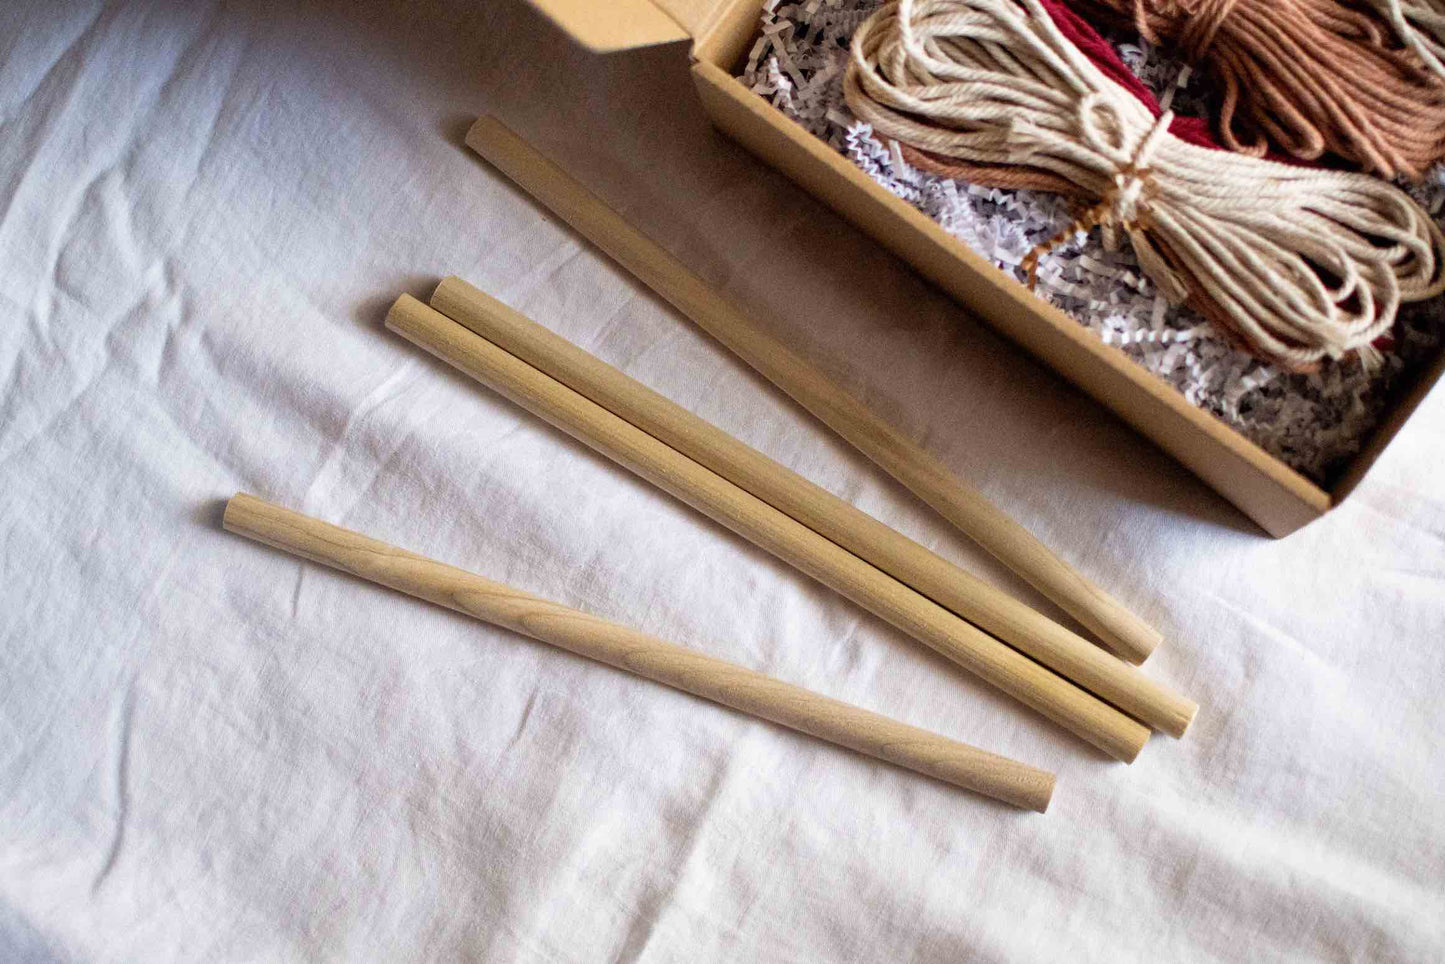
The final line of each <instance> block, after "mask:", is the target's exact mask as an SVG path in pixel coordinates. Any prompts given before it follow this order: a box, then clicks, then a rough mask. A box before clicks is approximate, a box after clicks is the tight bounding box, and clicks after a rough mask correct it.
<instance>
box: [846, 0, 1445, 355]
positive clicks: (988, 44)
mask: <svg viewBox="0 0 1445 964" xmlns="http://www.w3.org/2000/svg"><path fill="white" fill-rule="evenodd" d="M1241 2H1243V0H1241ZM844 93H845V95H846V97H847V100H848V105H849V107H850V108H851V109H852V110H853V112H854V113H855V114H856V115H857V116H858V117H859V118H860V119H861V120H863V121H865V122H867V123H868V124H870V125H872V126H873V128H874V130H875V131H877V132H878V133H879V134H880V135H882V136H884V137H888V138H892V139H895V140H898V141H901V142H904V143H907V144H910V145H912V146H913V147H915V148H917V149H919V150H921V151H925V152H927V153H928V154H929V155H932V156H935V157H945V158H950V159H955V160H957V161H960V162H962V163H963V164H966V165H978V166H997V167H1004V166H1016V167H1021V168H1024V169H1026V170H1027V171H1030V172H1040V171H1042V172H1048V173H1050V174H1052V175H1054V176H1057V177H1060V178H1062V179H1064V180H1067V181H1068V182H1069V183H1070V184H1073V185H1076V186H1077V189H1078V190H1077V194H1078V195H1080V196H1083V197H1087V198H1089V199H1091V200H1093V201H1095V202H1096V204H1095V206H1094V208H1093V209H1092V212H1091V213H1090V214H1089V215H1087V216H1086V220H1087V221H1088V222H1089V223H1090V225H1093V224H1097V225H1098V226H1099V227H1101V228H1102V229H1103V230H1104V231H1105V234H1106V241H1107V240H1109V238H1108V236H1109V235H1113V234H1116V233H1118V232H1122V233H1124V234H1125V235H1127V236H1128V238H1129V240H1130V243H1131V244H1132V246H1133V248H1134V250H1135V252H1136V254H1137V255H1138V257H1139V261H1140V266H1141V267H1142V268H1143V269H1144V271H1145V273H1146V274H1148V275H1149V277H1150V278H1151V280H1153V281H1154V283H1155V284H1156V285H1157V286H1158V287H1159V289H1160V291H1161V292H1163V293H1165V294H1166V295H1169V296H1171V297H1188V298H1189V300H1190V301H1191V302H1192V303H1194V304H1196V306H1198V307H1200V308H1201V310H1205V309H1206V308H1207V309H1208V314H1209V315H1210V316H1211V317H1214V318H1218V319H1220V320H1221V321H1222V323H1224V324H1225V325H1227V327H1228V328H1229V329H1230V330H1232V331H1234V332H1236V333H1237V334H1238V335H1239V336H1240V337H1241V338H1242V339H1244V340H1245V341H1246V342H1247V343H1248V344H1249V345H1250V346H1252V347H1253V348H1254V350H1255V351H1257V352H1259V353H1260V354H1261V355H1263V356H1265V357H1268V358H1271V359H1275V360H1277V361H1279V362H1281V363H1282V364H1285V365H1289V366H1292V367H1296V368H1304V367H1309V366H1311V365H1314V364H1315V363H1317V362H1318V361H1320V360H1321V359H1323V358H1338V357H1341V356H1342V355H1343V354H1345V353H1346V352H1349V351H1352V350H1355V349H1359V348H1361V347H1362V346H1367V345H1369V344H1370V342H1372V341H1374V340H1375V339H1376V338H1378V337H1379V336H1380V335H1381V334H1383V333H1384V332H1386V331H1387V330H1389V328H1390V326H1391V325H1392V324H1393V323H1394V319H1395V314H1396V311H1397V309H1398V307H1399V305H1400V303H1401V302H1402V301H1415V300H1420V299H1424V298H1428V297H1432V296H1434V295H1437V294H1439V293H1441V292H1442V291H1445V274H1442V249H1445V238H1442V236H1441V234H1440V231H1439V229H1438V228H1437V227H1436V226H1435V225H1434V224H1433V223H1432V222H1431V221H1430V219H1429V218H1428V217H1427V216H1426V215H1425V213H1424V212H1423V211H1421V210H1420V209H1419V207H1418V206H1417V205H1416V204H1415V203H1414V202H1413V201H1411V200H1410V199H1409V197H1408V196H1406V195H1405V194H1404V193H1403V192H1402V191H1400V190H1399V189H1398V188H1395V187H1393V186H1391V185H1389V184H1386V183H1384V182H1382V181H1379V180H1378V179H1376V178H1372V177H1368V176H1365V175H1361V174H1353V173H1348V172H1341V171H1324V170H1314V169H1309V168H1300V167H1293V166H1289V165H1284V164H1276V163H1273V162H1270V161H1265V160H1259V159H1256V158H1252V157H1247V156H1243V155H1239V154H1234V153H1231V152H1229V151H1221V150H1211V149H1208V148H1203V147H1198V146H1196V145H1193V144H1189V143H1186V142H1184V141H1182V140H1180V139H1179V138H1176V137H1174V136H1173V135H1171V134H1169V133H1168V130H1167V125H1168V120H1167V118H1165V119H1163V120H1162V121H1161V119H1159V118H1156V117H1155V116H1154V115H1153V114H1152V113H1151V112H1150V110H1149V108H1148V107H1146V106H1145V105H1144V104H1143V103H1141V102H1140V101H1139V100H1138V99H1137V98H1136V97H1135V96H1134V95H1133V94H1131V93H1130V92H1129V91H1127V90H1125V89H1124V88H1123V87H1121V86H1119V85H1118V84H1117V83H1115V82H1114V81H1113V80H1111V79H1109V78H1108V77H1107V76H1106V75H1104V73H1103V72H1102V71H1101V70H1099V68H1098V67H1096V66H1094V65H1093V64H1092V63H1091V62H1089V60H1088V58H1086V57H1085V56H1084V55H1083V53H1082V52H1081V51H1079V49H1078V48H1077V47H1075V46H1074V45H1073V44H1072V43H1071V42H1069V40H1068V39H1067V38H1066V37H1064V35H1063V34H1062V33H1061V32H1060V31H1059V29H1058V28H1057V27H1056V26H1055V25H1054V23H1053V21H1052V19H1050V17H1049V15H1048V13H1047V11H1045V10H1044V8H1043V7H1042V6H1041V5H1040V4H1039V3H1038V0H898V2H896V3H890V4H888V5H885V6H884V7H882V8H880V9H879V10H878V11H877V12H876V13H875V14H874V15H873V16H872V17H870V18H869V19H868V20H867V21H866V22H865V23H863V24H862V25H861V26H860V27H859V28H858V30H857V31H856V32H855V33H854V35H853V42H852V48H851V56H850V62H849V67H848V71H847V73H846V75H845V77H844Z"/></svg>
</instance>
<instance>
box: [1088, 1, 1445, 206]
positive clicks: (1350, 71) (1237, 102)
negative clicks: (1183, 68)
mask: <svg viewBox="0 0 1445 964" xmlns="http://www.w3.org/2000/svg"><path fill="white" fill-rule="evenodd" d="M1074 2H1075V3H1076V4H1077V6H1078V7H1079V9H1081V10H1086V11H1088V12H1090V13H1091V14H1094V15H1096V16H1099V17H1101V18H1103V19H1106V20H1108V21H1111V22H1113V23H1114V24H1116V25H1119V26H1123V27H1132V28H1134V29H1135V30H1137V31H1138V32H1139V33H1140V34H1141V35H1142V36H1143V37H1145V38H1146V39H1147V40H1149V41H1150V42H1152V43H1161V42H1165V43H1171V44H1172V45H1173V46H1174V47H1175V49H1177V50H1178V51H1179V53H1180V54H1182V55H1183V57H1184V59H1186V60H1188V61H1189V62H1191V63H1194V64H1197V65H1199V66H1200V67H1201V68H1203V69H1204V70H1206V71H1207V72H1208V73H1209V74H1210V75H1211V76H1212V77H1213V79H1214V81H1215V84H1216V86H1217V87H1218V88H1219V91H1220V94H1221V98H1222V99H1221V103H1220V108H1219V117H1218V127H1219V136H1220V139H1221V140H1222V141H1223V143H1224V144H1225V145H1226V146H1227V147H1229V148H1230V149H1232V150H1235V151H1240V152H1242V153H1246V154H1252V155H1255V156H1257V157H1262V156H1263V155H1264V154H1265V153H1266V152H1267V151H1268V150H1269V149H1270V147H1271V146H1273V147H1275V148H1277V149H1278V150H1280V151H1283V152H1284V153H1286V154H1289V155H1292V156H1294V157H1298V158H1301V159H1303V160H1315V159H1317V158H1320V157H1322V156H1324V155H1325V154H1326V153H1331V154H1335V155H1338V156H1339V157H1342V158H1344V159H1345V160H1347V161H1349V162H1350V163H1351V164H1354V165H1356V166H1358V167H1360V168H1361V169H1363V170H1366V171H1369V172H1371V173H1374V174H1378V175H1380V176H1381V177H1385V178H1393V177H1405V178H1410V179H1412V180H1413V179H1417V178H1419V177H1421V176H1422V175H1423V174H1424V173H1425V171H1426V169H1427V168H1429V167H1430V165H1432V164H1434V163H1435V162H1436V161H1439V160H1440V159H1442V158H1445V67H1442V66H1441V55H1442V53H1445V48H1442V38H1445V6H1442V0H1403V2H1402V0H1368V4H1373V5H1374V6H1375V7H1377V8H1378V9H1379V11H1380V14H1381V16H1380V17H1376V16H1375V15H1374V14H1373V13H1372V12H1371V11H1370V10H1369V9H1368V4H1366V5H1365V6H1363V7H1362V8H1355V7H1350V6H1346V5H1344V4H1342V3H1340V2H1339V0H1074ZM1386 20H1388V21H1390V23H1389V24H1387V23H1386V22H1385V21H1386ZM1391 27H1393V30H1394V33H1396V34H1398V35H1399V37H1398V42H1397V39H1396V37H1394V36H1392V33H1391V29H1390V28H1391ZM1417 28H1418V29H1417ZM1432 29H1433V30H1434V33H1433V35H1432V34H1427V33H1426V32H1425V31H1428V30H1432ZM1427 63H1428V64H1430V65H1431V66H1433V67H1434V69H1435V71H1436V72H1437V73H1432V72H1431V71H1430V70H1429V69H1427Z"/></svg>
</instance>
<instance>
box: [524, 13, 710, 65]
mask: <svg viewBox="0 0 1445 964" xmlns="http://www.w3.org/2000/svg"><path fill="white" fill-rule="evenodd" d="M527 2H528V3H530V4H531V5H532V6H534V7H536V8H537V9H538V10H540V11H541V12H542V13H543V14H544V15H546V17H547V18H548V19H549V20H551V21H552V22H553V23H555V24H556V25H557V26H559V27H561V28H562V29H563V30H564V31H566V32H567V35H568V36H570V37H571V38H572V39H573V40H575V41H577V42H578V43H580V44H581V45H582V46H584V47H586V48H587V49H589V50H595V51H597V52H598V53H608V52H610V51H615V50H630V49H632V48H634V47H648V46H651V45H653V44H663V43H671V42H673V41H676V40H686V39H687V38H689V37H701V36H702V35H703V32H704V31H705V30H706V28H707V26H708V24H709V23H710V22H711V21H712V20H713V19H714V18H715V17H716V15H717V13H718V8H719V7H721V6H722V3H721V0H527Z"/></svg>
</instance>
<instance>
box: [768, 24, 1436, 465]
mask: <svg viewBox="0 0 1445 964" xmlns="http://www.w3.org/2000/svg"><path fill="white" fill-rule="evenodd" d="M878 5H879V0H808V2H806V3H790V4H786V5H784V4H780V3H779V2H778V0H769V2H765V3H764V4H763V12H762V34H761V35H760V36H759V38H758V40H757V42H756V43H755V44H754V45H753V47H752V49H751V51H750V52H749V55H748V59H747V64H746V68H745V70H744V72H743V77H742V79H743V82H744V83H745V84H747V85H748V87H750V88H751V89H752V91H753V92H754V93H756V94H758V95H760V96H762V97H764V98H766V99H767V100H768V101H769V102H771V103H772V104H773V105H774V106H775V107H777V108H778V109H779V110H780V111H782V112H783V113H784V114H785V115H787V116H788V117H790V118H792V119H793V120H795V121H797V122H798V123H799V124H801V125H803V127H805V128H806V129H807V130H808V131H809V132H810V133H812V134H814V135H815V136H817V137H819V138H821V139H823V140H824V141H826V142H827V143H828V144H830V145H831V146H832V147H834V148H835V149H837V150H838V151H840V152H841V153H843V154H845V155H847V157H848V158H849V159H851V160H852V161H853V163H854V164H856V165H858V167H860V168H861V169H862V170H863V171H865V172H866V173H867V174H868V175H869V176H870V177H872V178H873V179H874V180H875V181H877V182H878V183H879V184H881V185H883V186H884V187H886V188H887V189H888V190H889V191H891V192H892V193H893V194H895V195H897V196H898V197H900V198H902V199H903V200H905V201H907V202H908V203H909V204H912V205H913V206H914V207H916V208H918V209H919V210H920V211H922V212H924V213H925V214H927V215H928V216H929V217H931V218H933V219H934V220H935V221H937V222H938V223H939V224H940V225H941V226H942V227H943V228H944V230H946V231H948V232H949V233H950V234H952V235H954V236H955V237H957V238H959V239H960V240H962V241H963V242H964V243H966V244H967V245H968V246H969V247H971V248H972V249H973V250H974V251H976V252H978V253H979V254H980V255H982V256H983V257H985V258H988V259H989V260H990V261H992V262H993V263H994V264H996V265H997V266H998V267H999V268H1001V269H1002V270H1004V271H1007V272H1009V273H1010V274H1012V275H1013V276H1014V277H1015V278H1017V279H1018V280H1020V281H1023V280H1025V278H1026V272H1025V270H1024V269H1023V268H1022V267H1021V265H1022V264H1023V260H1024V256H1025V255H1027V254H1028V253H1029V251H1030V250H1032V249H1033V248H1034V246H1035V245H1037V244H1039V243H1040V242H1042V241H1045V240H1047V239H1048V238H1051V237H1053V236H1054V235H1055V234H1056V233H1057V232H1059V231H1060V230H1063V229H1064V228H1065V227H1067V225H1068V224H1069V221H1070V214H1069V211H1068V206H1067V204H1066V203H1065V201H1064V200H1063V199H1062V198H1061V197H1059V196H1057V195H1053V194H1046V193H1040V192H1036V191H1010V190H1000V189H997V188H985V187H979V186H977V185H970V184H967V183H965V182H962V181H955V180H951V179H948V178H943V177H938V176H936V175H933V174H929V173H926V172H923V171H919V170H917V169H916V168H913V167H911V166H909V165H908V164H907V163H906V162H905V161H904V160H903V158H902V156H901V154H900V153H899V151H898V148H897V145H896V144H893V143H892V142H885V141H883V140H881V139H880V138H878V137H876V136H875V135H874V134H873V131H872V129H871V128H870V127H869V126H868V125H867V124H864V123H862V122H860V121H858V120H857V119H856V118H854V117H853V115H852V114H851V113H850V112H849V110H848V106H847V104H846V103H845V102H844V99H843V73H844V68H845V67H846V65H847V60H848V49H847V48H848V42H849V39H850V38H851V37H852V35H853V31H854V30H855V29H856V28H857V27H858V25H859V24H861V23H862V22H863V21H864V20H865V19H866V18H867V17H868V15H869V14H871V13H872V12H873V10H874V9H875V8H876V7H877V6H878ZM1105 36H1106V37H1108V38H1109V39H1110V40H1111V41H1112V42H1113V43H1114V46H1115V48H1116V49H1117V50H1118V51H1119V54H1120V56H1121V57H1122V58H1123V60H1124V62H1125V63H1126V64H1127V65H1128V66H1129V68H1130V69H1131V70H1132V71H1134V73H1135V74H1137V75H1138V76H1139V78H1140V79H1141V80H1142V81H1143V82H1144V83H1145V85H1146V86H1148V87H1149V88H1150V89H1151V90H1152V91H1153V92H1154V94H1155V95H1156V96H1157V97H1158V98H1159V101H1160V103H1161V104H1162V105H1163V106H1164V107H1166V108H1172V109H1173V110H1174V111H1175V113H1177V114H1183V115H1192V116H1205V115H1206V113H1207V104H1208V102H1209V101H1208V94H1209V92H1208V90H1207V89H1206V86H1205V84H1204V82H1203V80H1202V78H1201V77H1200V76H1199V75H1198V73H1197V72H1193V71H1191V70H1190V69H1189V68H1188V67H1186V66H1183V65H1182V64H1180V63H1178V62H1177V61H1174V60H1172V59H1170V58H1169V57H1167V56H1165V55H1164V54H1163V53H1162V52H1161V51H1159V50H1158V49H1156V48H1154V47H1152V46H1151V45H1149V44H1148V43H1147V42H1144V41H1140V40H1136V39H1132V38H1131V39H1127V40H1126V39H1124V38H1122V37H1120V36H1118V35H1114V34H1109V33H1106V34H1105ZM1407 190H1409V191H1410V193H1411V194H1412V196H1414V198H1415V199H1416V200H1417V201H1419V202H1420V203H1421V205H1422V206H1423V207H1424V208H1425V210H1426V211H1428V212H1430V214H1431V215H1432V216H1433V217H1434V218H1435V219H1436V220H1437V221H1438V222H1441V223H1442V224H1445V167H1439V168H1437V169H1436V170H1434V171H1433V172H1431V176H1430V177H1429V178H1428V179H1427V180H1426V182H1425V183H1424V184H1422V185H1418V186H1410V187H1407ZM1035 293H1036V294H1037V295H1038V296H1039V297H1041V298H1043V299H1044V300H1045V301H1048V302H1049V303H1051V304H1053V305H1056V306H1057V307H1059V308H1061V309H1063V311H1064V312H1065V313H1066V314H1067V315H1069V317H1071V318H1073V319H1074V320H1076V321H1078V322H1079V323H1080V324H1081V325H1083V326H1084V327H1086V328H1088V329H1090V330H1091V331H1093V332H1095V333H1096V334H1097V335H1098V336H1099V338H1100V339H1101V340H1102V341H1103V342H1104V343H1105V344H1110V345H1117V346H1118V347H1119V348H1121V349H1122V350H1123V351H1124V352H1126V353H1127V354H1128V355H1129V356H1130V357H1131V358H1133V359H1134V360H1135V361H1137V362H1138V363H1139V364H1140V365H1143V366H1144V367H1145V368H1146V369H1148V370H1149V371H1151V372H1153V373H1154V374H1155V375H1158V376H1159V377H1160V378H1163V379H1164V380H1165V381H1167V382H1169V383H1170V384H1171V385H1173V386H1174V387H1175V388H1176V389H1177V390H1178V391H1179V392H1180V394H1182V395H1183V396H1184V397H1185V399H1187V400H1188V401H1189V402H1190V404H1192V405H1197V406H1198V407H1200V408H1202V409H1204V410H1206V411H1208V412H1211V413H1213V414H1214V415H1215V416H1217V417H1218V418H1220V419H1221V420H1222V421H1224V422H1225V423H1226V424H1228V425H1230V426H1232V427H1233V428H1235V429H1236V430H1237V431H1239V432H1240V433H1241V434H1242V435H1244V436H1245V437H1246V438H1248V439H1250V440H1251V441H1253V442H1254V443H1256V444H1257V445H1259V446H1260V447H1261V448H1263V449H1264V450H1265V451H1267V452H1269V453H1270V454H1271V455H1273V456H1275V457H1276V458H1278V459H1280V460H1281V461H1283V462H1284V463H1285V464H1287V465H1289V466H1290V467H1292V468H1294V469H1295V470H1296V471H1298V472H1300V473H1302V474H1304V475H1306V476H1308V477H1309V478H1311V479H1313V480H1314V481H1316V482H1318V483H1321V484H1329V483H1330V482H1331V481H1332V480H1333V478H1334V476H1335V475H1336V474H1337V473H1338V471H1339V470H1340V469H1341V468H1342V467H1343V465H1344V464H1346V463H1347V462H1348V460H1349V459H1350V457H1351V456H1352V455H1354V454H1355V453H1356V452H1357V451H1358V450H1359V448H1360V446H1361V444H1362V442H1363V441H1364V439H1365V438H1366V437H1367V436H1368V434H1369V432H1370V430H1371V429H1372V428H1373V427H1374V426H1375V424H1376V423H1377V422H1378V421H1379V420H1380V418H1381V416H1382V415H1383V414H1384V411H1385V408H1386V405H1387V403H1389V402H1390V401H1391V399H1392V389H1393V388H1395V387H1396V386H1398V385H1399V384H1400V383H1401V380H1402V377H1403V376H1405V375H1407V374H1409V373H1411V372H1413V371H1415V370H1417V369H1418V367H1419V365H1420V364H1421V363H1422V362H1424V361H1425V360H1426V359H1428V358H1429V357H1430V356H1431V355H1432V354H1433V353H1434V352H1436V351H1438V350H1439V348H1440V341H1441V334H1442V332H1445V298H1436V299H1433V300H1431V301H1429V302H1424V303H1420V304H1414V305H1406V306H1404V307H1403V308H1402V309H1401V311H1400V318H1399V321H1398V322H1397V324H1396V326H1395V328H1394V331H1393V338H1392V343H1390V344H1389V345H1388V346H1384V347H1385V350H1384V352H1383V354H1384V362H1383V364H1382V365H1380V366H1379V367H1378V369H1376V370H1374V371H1366V370H1365V369H1364V368H1363V367H1362V366H1361V365H1360V364H1359V363H1358V362H1357V361H1356V360H1354V359H1346V360H1343V361H1340V362H1327V363H1326V364H1325V365H1324V366H1323V367H1321V368H1320V370H1319V371H1318V372H1314V373H1310V374H1299V373H1292V372H1288V371H1285V370H1283V369H1281V368H1279V367H1277V366H1275V365H1273V364H1270V363H1268V362H1264V361H1261V360H1260V359H1258V358H1256V357H1254V356H1253V355H1250V354H1249V353H1247V352H1245V351H1242V350H1240V349H1238V348H1236V347H1234V345H1232V344H1231V343H1230V342H1229V341H1228V340H1227V338H1225V337H1224V336H1223V335H1221V334H1220V333H1219V332H1218V331H1217V330H1216V329H1215V328H1213V327H1212V326H1211V325H1210V324H1209V323H1208V322H1207V321H1205V319H1204V318H1203V317H1202V316H1200V315H1199V314H1198V313H1196V312H1195V311H1193V310H1192V309H1190V308H1188V307H1187V306H1182V307H1175V306H1172V305H1170V304H1168V302H1167V301H1166V300H1165V298H1164V297H1163V296H1162V295H1160V294H1159V293H1158V292H1156V291H1155V290H1154V288H1153V285H1152V284H1151V283H1150V282H1149V280H1148V279H1147V278H1146V277H1145V276H1144V273H1143V272H1142V271H1141V270H1140V268H1139V264H1138V261H1137V260H1136V259H1135V257H1134V254H1133V252H1132V251H1131V250H1130V249H1129V248H1128V246H1127V245H1125V246H1124V247H1123V249H1122V250H1120V251H1107V250H1105V248H1104V246H1103V243H1102V242H1101V240H1100V238H1099V237H1098V233H1097V232H1095V233H1094V234H1092V235H1089V236H1087V237H1076V238H1075V239H1074V243H1072V244H1069V245H1065V246H1063V247H1060V248H1058V249H1056V250H1054V251H1051V252H1049V253H1048V254H1045V255H1044V256H1043V257H1042V258H1041V259H1040V260H1039V267H1038V277H1037V287H1036V288H1035Z"/></svg>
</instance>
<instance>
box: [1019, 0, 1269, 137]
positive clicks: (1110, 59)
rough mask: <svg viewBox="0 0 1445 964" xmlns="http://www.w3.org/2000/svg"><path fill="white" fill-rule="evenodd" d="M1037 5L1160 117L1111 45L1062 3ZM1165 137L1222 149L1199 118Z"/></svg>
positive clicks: (1181, 121)
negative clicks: (1171, 136)
mask: <svg viewBox="0 0 1445 964" xmlns="http://www.w3.org/2000/svg"><path fill="white" fill-rule="evenodd" d="M1039 4H1040V5H1041V6H1042V7H1043V8H1044V10H1046V11H1047V12H1048V14H1049V17H1050V19H1052V20H1053V21H1054V25H1055V26H1056V27H1058V28H1059V32H1060V33H1062V34H1063V35H1064V36H1065V37H1067V38H1068V40H1069V42H1070V43H1072V44H1073V45H1074V46H1075V47H1078V48H1079V50H1080V51H1081V52H1082V53H1083V54H1084V56H1086V57H1088V58H1089V60H1091V61H1093V63H1094V66H1095V67H1098V68H1099V69H1100V70H1102V71H1103V72H1104V73H1105V75H1107V76H1108V78H1109V79H1110V80H1112V81H1114V83H1116V84H1118V85H1119V86H1120V87H1123V88H1124V89H1125V90H1127V91H1128V92H1129V93H1131V94H1133V95H1134V96H1135V97H1136V98H1138V99H1139V102H1140V103H1142V104H1143V105H1144V106H1145V107H1147V108H1149V113H1151V114H1153V115H1154V116H1155V117H1158V116H1159V115H1160V114H1162V113H1164V111H1163V110H1162V109H1160V107H1159V101H1157V100H1155V99H1154V94H1153V92H1152V91H1150V90H1149V88H1148V87H1145V86H1144V82H1143V81H1142V80H1140V79H1139V78H1138V77H1136V76H1134V72H1133V71H1132V70H1130V69H1129V68H1128V66H1127V65H1125V63H1124V61H1123V60H1122V59H1121V58H1120V57H1119V52H1118V51H1117V50H1115V49H1114V47H1113V45H1112V44H1110V43H1109V42H1108V41H1107V40H1105V39H1104V38H1103V37H1101V36H1099V32H1098V31H1097V30H1095V29H1094V28H1093V27H1092V26H1091V25H1090V24H1089V22H1088V21H1086V20H1085V19H1084V18H1083V17H1081V16H1079V14H1078V13H1076V12H1075V11H1074V10H1073V9H1072V8H1070V7H1069V6H1068V5H1067V4H1065V3H1064V2H1062V0H1039ZM1169 133H1171V134H1173V135H1174V136H1175V137H1177V138H1179V139H1180V140H1181V141H1188V142H1189V143H1190V144H1197V145H1198V146H1200V147H1211V148H1214V149H1215V150H1220V151H1222V150H1224V145H1222V144H1220V143H1219V142H1218V141H1216V140H1215V139H1214V135H1213V134H1212V133H1211V132H1210V130H1209V122H1208V121H1206V120H1204V119H1203V118H1200V117H1177V116H1176V117H1175V118H1174V120H1173V121H1171V122H1170V124H1169ZM1280 160H1283V158H1280Z"/></svg>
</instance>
